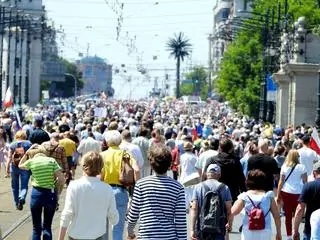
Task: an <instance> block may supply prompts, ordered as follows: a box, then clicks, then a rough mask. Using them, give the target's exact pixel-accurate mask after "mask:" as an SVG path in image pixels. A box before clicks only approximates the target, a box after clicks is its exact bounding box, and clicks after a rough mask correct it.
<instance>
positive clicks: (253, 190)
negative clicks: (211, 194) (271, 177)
mask: <svg viewBox="0 0 320 240" xmlns="http://www.w3.org/2000/svg"><path fill="white" fill-rule="evenodd" d="M265 181H266V175H265V174H264V173H263V172H262V171H260V170H253V171H249V173H248V177H247V188H248V189H249V190H248V191H247V192H244V193H241V194H240V195H239V196H238V200H237V201H236V202H235V203H234V205H233V206H232V208H231V215H232V217H234V216H236V215H238V214H239V213H240V212H241V211H242V209H245V212H246V214H245V215H244V218H243V228H242V232H241V240H271V239H272V230H271V216H270V215H271V214H272V216H273V219H274V222H275V225H276V238H275V239H276V240H281V222H280V215H279V212H278V209H277V205H276V202H275V201H274V198H273V196H274V194H273V192H272V191H269V192H265V190H264V189H265ZM257 208H258V209H260V210H262V212H263V214H262V213H261V211H260V220H262V221H263V222H264V225H263V226H262V225H260V226H259V227H257V229H252V226H251V225H252V222H251V221H252V218H251V212H253V211H252V210H255V209H257ZM254 217H255V216H253V218H254ZM253 220H254V219H253ZM262 221H260V222H262ZM253 228H254V227H253Z"/></svg>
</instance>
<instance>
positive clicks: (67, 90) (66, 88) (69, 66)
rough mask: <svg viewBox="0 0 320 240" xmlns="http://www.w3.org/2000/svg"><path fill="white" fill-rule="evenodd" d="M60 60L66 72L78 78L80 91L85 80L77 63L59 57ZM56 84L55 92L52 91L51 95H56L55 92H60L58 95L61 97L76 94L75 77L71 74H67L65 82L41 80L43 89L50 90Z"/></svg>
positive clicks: (78, 89)
mask: <svg viewBox="0 0 320 240" xmlns="http://www.w3.org/2000/svg"><path fill="white" fill-rule="evenodd" d="M58 61H60V62H61V63H62V64H63V65H64V67H65V73H68V74H71V75H74V76H75V77H76V79H77V91H78V93H79V91H80V90H81V89H82V88H83V86H84V80H83V79H82V73H81V72H80V71H79V69H78V67H77V65H75V64H74V63H71V62H69V61H68V60H66V59H64V58H59V59H58ZM53 84H54V85H55V93H50V95H52V96H54V95H55V94H57V93H59V94H58V95H59V96H60V97H72V96H74V79H73V77H71V76H65V81H64V82H51V81H45V80H41V86H40V88H41V91H42V90H50V89H51V86H52V85H53Z"/></svg>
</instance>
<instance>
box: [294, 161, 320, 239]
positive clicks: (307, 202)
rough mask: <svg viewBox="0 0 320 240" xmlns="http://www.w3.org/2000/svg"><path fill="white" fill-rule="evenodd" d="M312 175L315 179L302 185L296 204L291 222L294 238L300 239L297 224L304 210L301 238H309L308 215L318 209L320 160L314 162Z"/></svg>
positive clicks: (319, 206) (319, 198)
mask: <svg viewBox="0 0 320 240" xmlns="http://www.w3.org/2000/svg"><path fill="white" fill-rule="evenodd" d="M313 176H314V179H315V180H314V181H312V182H308V183H306V184H305V185H304V186H303V189H302V193H301V195H300V198H299V200H298V201H299V204H298V206H297V210H296V214H295V217H294V224H293V229H294V232H293V239H294V240H298V239H300V237H299V225H300V223H301V220H302V217H303V214H304V212H305V225H304V237H303V240H310V239H311V226H310V217H311V214H312V213H313V212H314V211H316V210H318V209H320V162H317V163H316V164H314V166H313ZM305 210H306V211H305Z"/></svg>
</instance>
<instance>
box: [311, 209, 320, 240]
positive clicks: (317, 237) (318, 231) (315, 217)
mask: <svg viewBox="0 0 320 240" xmlns="http://www.w3.org/2000/svg"><path fill="white" fill-rule="evenodd" d="M310 225H311V239H310V240H320V209H319V210H316V211H314V212H313V213H312V214H311V218H310Z"/></svg>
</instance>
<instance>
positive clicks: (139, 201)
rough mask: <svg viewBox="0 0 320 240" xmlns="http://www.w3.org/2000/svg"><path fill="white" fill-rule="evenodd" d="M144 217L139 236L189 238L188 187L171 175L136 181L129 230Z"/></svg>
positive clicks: (170, 239) (165, 239)
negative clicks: (186, 199)
mask: <svg viewBox="0 0 320 240" xmlns="http://www.w3.org/2000/svg"><path fill="white" fill-rule="evenodd" d="M139 218H140V223H139V234H138V239H148V240H159V239H161V240H186V239H187V223H186V204H185V193H184V188H183V187H182V185H181V184H180V183H178V182H177V181H175V180H173V179H172V178H170V177H167V176H149V177H146V178H143V179H141V180H139V181H138V182H137V184H136V185H135V189H134V193H133V198H132V204H131V208H130V212H129V215H128V233H129V234H130V235H132V234H133V230H134V227H135V225H136V223H137V221H138V219H139Z"/></svg>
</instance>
